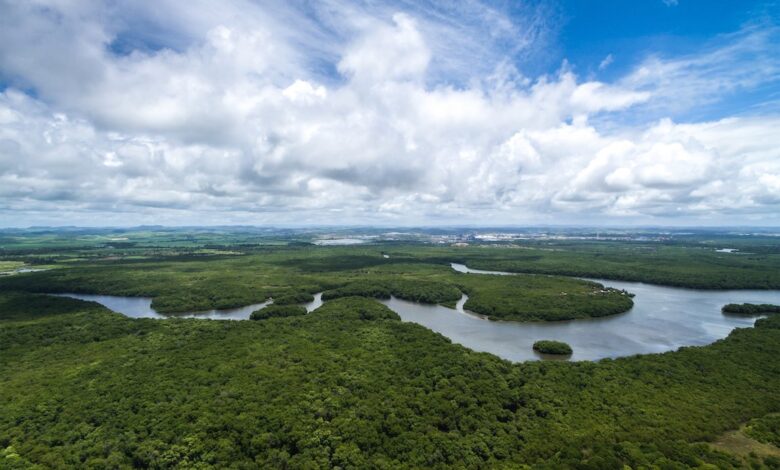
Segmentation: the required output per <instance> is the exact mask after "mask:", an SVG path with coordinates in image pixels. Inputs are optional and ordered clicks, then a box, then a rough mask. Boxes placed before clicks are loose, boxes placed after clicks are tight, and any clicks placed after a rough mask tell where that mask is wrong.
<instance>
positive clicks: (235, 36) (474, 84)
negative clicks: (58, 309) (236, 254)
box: [0, 0, 780, 227]
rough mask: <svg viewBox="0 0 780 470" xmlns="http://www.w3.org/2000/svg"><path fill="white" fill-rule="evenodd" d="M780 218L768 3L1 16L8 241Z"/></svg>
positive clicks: (17, 11)
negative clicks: (32, 235) (147, 229)
mask: <svg viewBox="0 0 780 470" xmlns="http://www.w3.org/2000/svg"><path fill="white" fill-rule="evenodd" d="M141 224H160V225H226V224H237V225H276V226H284V225H288V226H297V225H339V224H344V225H355V224H358V225H388V226H403V225H428V226H435V225H457V224H471V225H480V224H482V225H492V226H497V225H555V224H560V225H572V224H574V225H626V226H631V225H668V226H718V225H724V226H726V225H727V226H738V225H751V226H778V225H780V3H778V2H777V1H749V0H743V1H718V0H706V1H705V0H700V1H694V0H637V1H631V2H628V1H623V0H599V1H595V0H594V1H586V0H579V1H563V0H560V1H558V0H550V1H509V0H506V1H496V2H482V1H479V0H464V1H447V0H442V1H430V2H428V1H425V0H417V1H412V0H408V1H406V0H395V1H383V0H363V1H361V0H353V1H345V0H321V1H314V2H313V1H310V0H263V1H250V0H222V1H219V2H216V1H203V0H190V1H187V2H181V1H178V0H154V1H145V0H111V1H102V2H101V1H88V0H0V227H25V226H32V225H83V226H131V225H141Z"/></svg>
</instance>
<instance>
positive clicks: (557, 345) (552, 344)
mask: <svg viewBox="0 0 780 470" xmlns="http://www.w3.org/2000/svg"><path fill="white" fill-rule="evenodd" d="M534 351H537V352H540V353H542V354H557V355H561V356H569V355H571V353H572V352H573V351H572V349H571V346H569V345H568V344H566V343H564V342H562V341H552V340H541V341H537V342H535V343H534Z"/></svg>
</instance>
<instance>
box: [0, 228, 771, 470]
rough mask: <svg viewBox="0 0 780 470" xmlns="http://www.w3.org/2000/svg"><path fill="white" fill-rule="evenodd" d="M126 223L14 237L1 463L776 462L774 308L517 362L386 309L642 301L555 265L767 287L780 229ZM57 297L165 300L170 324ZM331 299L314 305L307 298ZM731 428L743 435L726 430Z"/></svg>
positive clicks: (585, 312)
mask: <svg viewBox="0 0 780 470" xmlns="http://www.w3.org/2000/svg"><path fill="white" fill-rule="evenodd" d="M116 237H117V235H116V234H115V233H111V234H106V233H101V232H99V231H93V232H89V231H87V232H85V233H78V234H73V233H68V232H56V233H34V232H33V233H30V232H26V233H21V234H20V233H13V234H9V233H4V234H3V237H2V239H1V241H0V246H2V251H0V254H1V256H2V261H3V262H4V263H5V264H4V266H7V268H6V271H5V272H4V274H5V275H3V276H1V277H0V466H1V467H2V468H74V467H80V468H131V467H136V468H173V467H177V468H226V467H230V468H323V467H332V468H336V467H338V468H388V469H389V468H421V467H426V468H540V469H544V468H562V467H571V468H593V469H603V468H625V467H629V468H637V469H639V468H743V467H751V468H780V467H779V464H780V460H778V458H777V454H776V453H773V451H767V450H766V449H773V448H774V447H773V446H774V445H776V442H777V438H776V435H777V425H776V421H777V419H776V414H775V413H777V412H778V411H780V398H778V397H777V394H776V393H775V391H776V390H777V389H778V387H780V366H779V365H778V363H777V361H776V360H775V358H776V357H777V355H778V354H780V323H778V322H779V321H780V317H776V316H770V317H766V318H763V316H762V315H760V314H757V315H759V317H760V318H759V319H758V320H757V321H756V323H755V326H750V324H748V325H747V327H744V328H737V329H733V330H732V331H730V332H728V331H726V332H724V334H723V337H722V338H721V339H718V340H716V341H714V342H713V343H711V344H707V345H702V346H686V347H681V348H677V349H675V350H669V351H667V352H663V353H658V354H641V355H633V354H628V355H620V354H618V355H615V357H607V358H604V359H601V360H597V361H579V360H573V359H570V360H566V359H565V358H566V356H563V357H564V360H545V359H544V358H541V359H542V360H529V361H509V360H506V359H502V358H501V357H498V356H496V355H494V354H490V353H486V352H478V351H475V350H472V349H469V348H468V347H464V346H463V345H461V344H459V343H458V342H456V341H454V340H452V339H450V338H448V337H447V336H446V335H443V334H441V333H437V332H435V331H432V330H430V329H429V328H426V327H425V326H423V325H422V324H418V323H417V322H414V321H406V320H403V321H402V318H401V317H399V314H398V313H396V312H395V311H393V310H392V309H391V308H389V307H392V306H393V305H395V304H393V303H388V304H383V303H382V302H386V299H389V298H399V299H404V301H407V302H413V303H417V304H423V305H424V304H429V305H433V304H439V305H442V306H445V307H447V306H449V307H448V308H450V307H453V306H454V305H455V303H461V304H463V302H465V305H462V308H463V312H466V314H467V315H474V316H476V317H481V318H483V319H482V320H479V321H483V322H488V323H493V320H501V321H500V322H497V323H496V325H495V326H496V327H501V326H502V325H507V326H509V325H520V326H521V327H522V325H523V324H525V322H529V321H530V322H534V323H533V324H538V323H539V322H548V323H549V324H552V325H554V324H560V322H561V321H562V320H565V321H568V322H575V323H576V322H582V321H586V322H587V321H592V320H588V318H596V319H599V321H601V320H600V319H602V318H609V317H610V316H615V315H617V316H627V317H630V316H631V315H632V313H633V312H632V305H633V302H634V299H638V298H639V297H636V298H634V297H633V296H632V295H631V294H632V293H631V292H628V291H623V290H619V289H611V288H607V287H604V285H603V284H601V283H600V281H594V280H582V279H579V278H574V277H561V276H560V273H559V269H558V268H557V267H555V266H556V263H558V262H559V261H557V260H563V259H566V257H569V260H570V262H569V263H567V264H568V265H569V266H570V268H569V269H571V270H574V269H575V267H576V271H577V272H578V273H581V274H582V275H584V276H587V277H589V278H591V277H592V278H596V277H597V276H598V277H599V278H601V279H607V280H605V281H604V282H607V283H608V282H609V281H608V280H609V279H610V278H613V279H623V278H624V277H626V274H625V273H626V272H633V270H632V266H634V265H635V264H636V263H637V262H640V261H641V262H643V263H644V265H645V266H648V268H646V270H645V271H643V272H642V273H638V274H636V275H635V276H636V277H641V278H643V279H645V280H646V281H650V280H652V279H655V278H656V277H658V278H660V277H664V276H663V273H676V275H675V276H665V278H666V279H667V280H668V281H669V284H671V285H675V286H676V285H679V284H681V283H682V284H686V283H687V284H692V285H697V286H698V285H701V284H705V285H704V286H703V287H705V288H706V289H714V288H716V287H718V286H720V285H721V283H723V282H724V281H723V280H724V279H731V278H732V276H733V279H734V284H735V285H734V286H730V287H735V288H738V287H752V288H756V289H769V288H771V287H775V285H776V283H777V282H778V280H777V278H776V276H777V272H778V271H777V268H778V265H779V264H780V254H778V253H777V252H776V250H774V248H773V245H772V244H771V243H772V241H771V240H765V239H761V238H752V239H744V238H740V239H739V240H735V241H736V242H739V243H742V244H752V246H753V249H752V250H751V251H753V252H754V253H759V252H760V254H752V255H746V256H734V255H733V254H720V253H717V252H716V251H715V250H713V249H712V248H711V244H712V243H713V241H712V240H709V239H708V237H707V236H702V237H701V238H697V239H686V238H685V237H680V240H677V241H675V242H674V243H665V242H641V243H640V242H601V241H599V242H583V241H578V242H576V243H572V242H561V241H551V242H550V243H549V244H545V245H540V244H538V243H523V244H518V243H513V244H472V245H468V246H465V247H464V246H441V244H439V243H431V242H429V241H427V240H426V239H425V237H423V236H421V239H420V240H415V241H409V240H407V241H404V242H401V243H399V242H397V241H393V240H386V241H382V240H373V241H372V242H370V243H363V244H360V245H352V246H317V245H312V244H310V243H309V242H310V241H311V238H308V239H307V238H306V237H311V236H310V235H292V236H291V235H290V234H284V235H279V234H274V235H273V236H270V235H268V234H257V233H253V232H250V233H236V232H235V231H226V232H224V233H216V232H215V231H213V230H207V231H197V230H194V229H193V230H171V231H166V230H157V231H153V232H144V231H126V232H123V233H122V238H127V240H125V241H123V243H122V244H116V243H114V242H113V241H112V240H110V239H111V238H116ZM719 243H720V242H719ZM610 252H615V253H623V255H622V256H618V255H608V254H607V253H610ZM627 254H631V256H627ZM602 258H606V259H605V260H604V263H601V259H602ZM585 260H587V261H585ZM451 262H461V263H464V264H466V265H468V266H472V265H473V266H480V267H491V268H499V267H502V268H511V269H510V270H511V271H513V272H516V273H517V274H511V275H484V274H463V273H459V272H457V271H454V270H453V269H452V268H451V267H450V263H451ZM20 266H26V267H28V268H30V271H31V272H19V270H18V269H19V267H20ZM520 266H522V267H523V269H522V272H520V271H521V270H520V269H519V267H520ZM696 272H698V274H697V275H695V273H696ZM540 273H543V274H540ZM686 279H687V280H688V281H685V280H686ZM708 282H709V284H707V283H708ZM706 289H705V290H706ZM767 292H771V291H767ZM57 293H76V294H77V293H83V294H106V295H113V296H129V297H132V296H136V297H137V296H145V297H150V298H151V299H152V306H153V308H154V309H156V310H157V311H158V312H160V313H163V314H164V315H165V318H164V319H151V318H129V317H128V316H125V315H122V314H120V313H117V312H114V311H111V310H109V309H108V308H106V307H105V306H103V305H101V304H99V303H96V302H89V301H83V300H78V299H74V298H69V297H61V296H54V295H52V294H57ZM319 293H322V295H321V297H322V300H323V301H324V303H322V305H321V306H319V307H317V308H314V309H313V310H312V311H308V310H307V309H306V308H304V307H302V306H301V305H306V304H308V303H309V302H311V301H312V300H313V298H314V294H319ZM74 295H75V294H74ZM265 301H268V302H269V303H270V305H268V306H265V307H263V308H260V309H259V310H257V311H256V312H255V313H253V314H252V315H251V317H252V319H254V320H260V321H241V320H238V321H219V320H208V319H199V318H182V316H181V315H180V313H179V312H185V311H189V310H207V309H213V308H228V307H237V306H243V305H250V304H257V303H260V302H265ZM724 305H725V303H724ZM762 308H765V307H762ZM451 312H453V313H452V315H455V316H457V315H460V314H459V313H457V312H456V311H455V310H451ZM713 314H714V315H716V316H720V315H721V314H720V312H717V311H716V312H713ZM679 315H685V312H680V313H679ZM750 321H752V320H750ZM573 324H574V323H573ZM529 325H530V323H529ZM607 325H609V324H607ZM536 339H537V340H548V339H554V338H546V337H539V338H536ZM547 344H552V345H557V344H556V343H555V342H552V343H549V342H548V343H547ZM562 346H567V347H568V345H566V344H563V345H562ZM527 349H528V350H530V349H531V345H528V347H527ZM576 353H577V348H575V354H576ZM575 358H576V356H575ZM728 433H739V436H740V439H743V440H744V441H746V442H749V443H752V444H751V446H752V447H750V446H749V448H748V449H749V450H747V451H746V450H745V447H744V446H741V447H737V446H729V445H728V442H730V441H724V437H723V436H726V435H729V434H728ZM724 442H726V443H725V444H724Z"/></svg>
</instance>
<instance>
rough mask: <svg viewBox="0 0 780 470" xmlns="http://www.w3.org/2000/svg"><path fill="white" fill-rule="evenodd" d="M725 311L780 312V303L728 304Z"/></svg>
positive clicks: (739, 312) (743, 313) (755, 313)
mask: <svg viewBox="0 0 780 470" xmlns="http://www.w3.org/2000/svg"><path fill="white" fill-rule="evenodd" d="M722 311H723V313H732V314H738V315H764V314H769V313H780V305H772V304H726V305H724V306H723V309H722Z"/></svg>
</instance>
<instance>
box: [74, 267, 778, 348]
mask: <svg viewBox="0 0 780 470" xmlns="http://www.w3.org/2000/svg"><path fill="white" fill-rule="evenodd" d="M452 268H453V269H454V270H456V271H458V272H461V273H465V274H466V275H513V274H512V273H505V272H498V271H480V270H474V269H469V268H467V267H466V266H464V265H462V264H456V263H453V264H452ZM592 280H593V281H596V282H600V283H602V284H604V285H605V286H608V287H614V288H616V289H625V290H627V291H629V292H632V293H634V294H636V296H635V297H634V307H633V308H632V309H631V310H629V311H628V312H626V313H623V314H620V315H614V316H610V317H604V318H596V319H588V320H571V321H563V322H530V323H528V322H526V323H518V322H495V321H490V320H485V319H483V318H481V317H479V316H478V315H474V314H472V313H470V312H468V311H465V310H464V309H463V304H465V302H466V300H467V299H468V297H466V296H465V295H464V296H463V298H461V300H460V301H459V302H458V304H457V306H456V308H455V309H451V308H448V307H443V306H441V305H424V304H418V303H414V302H409V301H405V300H401V299H397V298H391V299H389V300H385V301H382V302H383V303H384V304H385V305H387V306H388V307H389V308H391V309H392V310H394V311H395V312H397V313H398V314H399V315H400V316H401V318H402V319H403V320H404V321H408V322H414V323H418V324H420V325H423V326H425V327H427V328H429V329H431V330H433V331H436V332H438V333H441V334H442V335H444V336H446V337H448V338H450V339H451V340H452V341H453V342H455V343H459V344H462V345H464V346H466V347H468V348H471V349H473V350H475V351H483V352H489V353H493V354H495V355H497V356H499V357H502V358H504V359H508V360H510V361H526V360H534V359H540V358H543V357H542V356H540V355H538V354H537V353H535V352H534V351H533V350H532V349H531V346H532V345H533V343H534V342H535V341H538V340H540V339H554V340H559V341H565V342H567V343H569V344H570V345H571V346H572V348H573V349H574V354H573V355H572V356H571V358H570V359H571V360H598V359H603V358H607V357H610V358H614V357H619V356H630V355H633V354H645V353H660V352H665V351H672V350H675V349H677V348H679V347H681V346H701V345H705V344H709V343H712V342H713V341H716V340H718V339H721V338H725V337H726V336H727V335H728V334H729V332H731V330H733V329H734V328H744V327H750V326H752V325H753V323H754V321H755V318H752V317H740V316H728V315H723V314H722V313H721V311H720V309H721V307H722V306H723V305H724V304H727V303H759V304H761V303H771V304H780V291H777V290H699V289H683V288H676V287H665V286H658V285H653V284H643V283H640V282H623V281H611V280H602V279H592ZM62 295H65V296H68V297H74V298H78V299H82V300H92V301H95V302H99V303H101V304H103V305H105V306H106V307H108V308H109V309H111V310H113V311H115V312H119V313H122V314H124V315H127V316H128V317H133V318H141V317H144V318H166V316H164V315H160V314H158V313H157V312H155V311H154V309H152V308H151V302H152V301H151V299H150V298H145V297H119V296H108V295H82V294H62ZM321 297H322V294H317V295H316V296H315V300H314V301H313V302H310V303H308V304H305V305H306V308H307V310H308V311H312V310H314V309H316V308H317V307H319V306H320V305H322V298H321ZM270 303H271V301H268V302H263V303H260V304H254V305H248V306H246V307H241V308H235V309H227V310H209V311H205V312H188V313H185V314H180V315H176V316H177V317H189V318H211V319H219V320H240V319H247V318H249V314H250V313H252V312H253V311H254V310H257V309H259V308H262V307H264V306H266V305H268V304H270Z"/></svg>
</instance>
